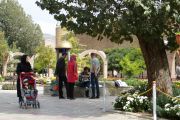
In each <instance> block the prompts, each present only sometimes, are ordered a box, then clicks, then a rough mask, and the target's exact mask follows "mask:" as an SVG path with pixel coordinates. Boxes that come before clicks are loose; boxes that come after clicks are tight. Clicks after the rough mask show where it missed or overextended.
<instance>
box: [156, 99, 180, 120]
mask: <svg viewBox="0 0 180 120" xmlns="http://www.w3.org/2000/svg"><path fill="white" fill-rule="evenodd" d="M177 98H178V97H177ZM157 115H158V116H159V117H163V118H169V119H172V120H178V118H180V101H178V100H176V99H170V98H167V97H166V96H158V97H157Z"/></svg>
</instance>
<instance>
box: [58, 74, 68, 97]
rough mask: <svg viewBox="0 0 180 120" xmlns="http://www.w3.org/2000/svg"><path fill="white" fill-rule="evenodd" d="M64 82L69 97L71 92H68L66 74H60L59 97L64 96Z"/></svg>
mask: <svg viewBox="0 0 180 120" xmlns="http://www.w3.org/2000/svg"><path fill="white" fill-rule="evenodd" d="M63 83H64V85H65V88H66V94H67V97H69V94H68V84H67V78H66V76H59V97H63V90H62V89H63Z"/></svg>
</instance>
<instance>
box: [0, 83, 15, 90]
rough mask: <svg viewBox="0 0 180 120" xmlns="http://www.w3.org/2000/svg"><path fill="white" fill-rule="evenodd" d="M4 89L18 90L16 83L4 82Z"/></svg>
mask: <svg viewBox="0 0 180 120" xmlns="http://www.w3.org/2000/svg"><path fill="white" fill-rule="evenodd" d="M2 90H16V85H15V84H4V85H3V86H2Z"/></svg>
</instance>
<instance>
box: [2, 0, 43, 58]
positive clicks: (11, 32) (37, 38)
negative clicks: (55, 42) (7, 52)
mask: <svg viewBox="0 0 180 120" xmlns="http://www.w3.org/2000/svg"><path fill="white" fill-rule="evenodd" d="M0 30H1V31H4V33H5V38H6V40H7V42H8V45H9V46H11V45H13V44H14V43H15V44H16V45H17V47H18V48H20V50H21V52H24V53H27V54H34V53H35V48H36V47H37V46H39V45H40V44H41V43H43V34H42V31H41V28H40V26H39V25H38V24H35V23H34V22H33V21H32V19H31V16H29V15H26V13H25V12H24V10H23V8H22V7H21V6H20V5H19V3H18V2H17V1H15V0H1V1H0Z"/></svg>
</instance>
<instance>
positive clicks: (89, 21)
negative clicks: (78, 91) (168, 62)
mask: <svg viewBox="0 0 180 120" xmlns="http://www.w3.org/2000/svg"><path fill="white" fill-rule="evenodd" d="M36 3H37V5H38V6H40V7H41V8H42V9H43V10H44V9H46V10H48V11H49V12H50V14H53V15H54V17H55V19H56V20H58V21H60V23H61V26H62V27H66V28H67V29H68V30H73V31H74V32H75V33H86V34H89V35H91V36H94V37H95V36H98V38H99V39H101V38H102V36H105V37H108V38H110V39H111V40H112V41H114V42H118V43H122V41H123V40H132V35H136V36H137V37H138V39H141V40H143V42H145V41H148V42H151V41H153V40H156V41H157V40H158V41H161V42H162V43H163V35H166V36H167V37H168V40H169V44H168V46H169V47H170V48H171V47H172V48H173V47H177V45H176V44H175V42H174V38H175V32H177V31H180V30H179V29H180V27H179V23H180V16H179V12H180V9H179V8H180V2H179V1H178V0H166V1H162V2H161V3H159V2H157V1H152V0H123V1H119V0H111V1H107V0H100V1H99V0H95V1H91V0H90V1H84V0H68V1H56V0H51V1H50V2H49V1H47V0H41V1H39V2H36ZM64 10H65V11H66V14H64V12H59V11H64ZM122 36H123V37H122ZM158 41H157V42H158Z"/></svg>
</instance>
